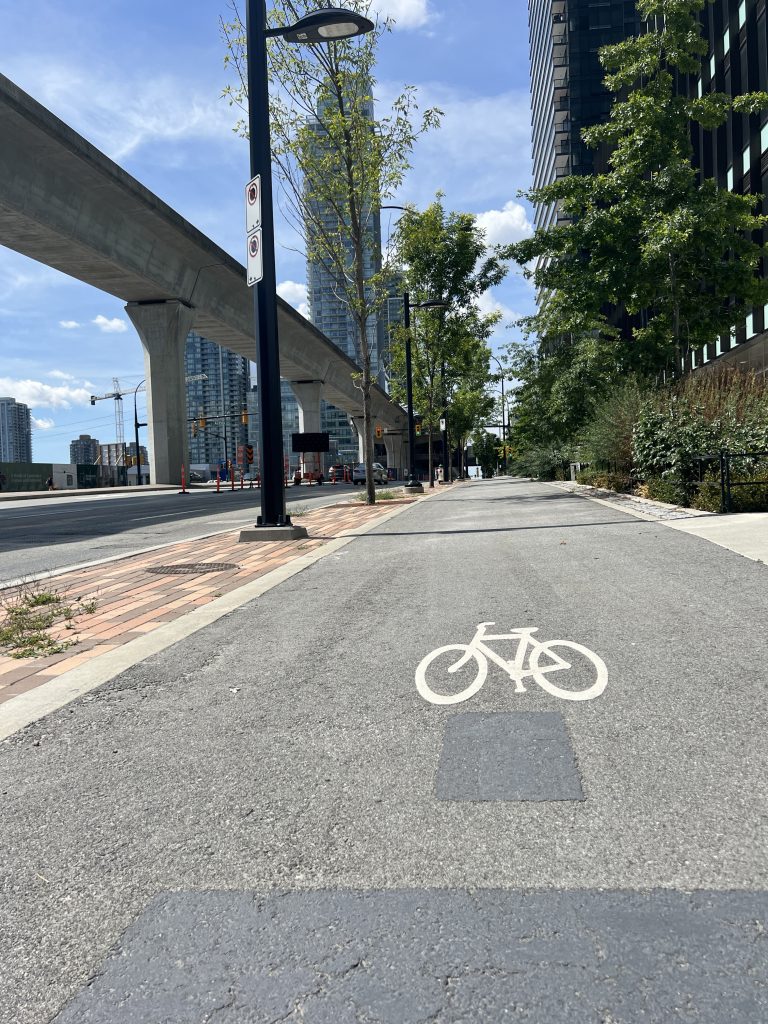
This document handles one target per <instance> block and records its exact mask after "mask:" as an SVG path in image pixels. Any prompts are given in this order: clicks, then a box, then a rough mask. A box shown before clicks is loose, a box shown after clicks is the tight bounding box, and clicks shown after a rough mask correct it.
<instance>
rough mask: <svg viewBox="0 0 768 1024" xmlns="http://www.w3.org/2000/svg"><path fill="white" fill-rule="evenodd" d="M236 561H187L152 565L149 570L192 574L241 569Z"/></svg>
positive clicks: (166, 573)
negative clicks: (179, 563)
mask: <svg viewBox="0 0 768 1024" xmlns="http://www.w3.org/2000/svg"><path fill="white" fill-rule="evenodd" d="M239 568H240V566H239V565H235V564H234V562H187V563H186V564H181V565H152V566H150V567H149V568H148V569H147V572H153V573H155V574H156V575H157V576H191V575H193V574H194V573H201V572H226V571H227V570H229V569H239Z"/></svg>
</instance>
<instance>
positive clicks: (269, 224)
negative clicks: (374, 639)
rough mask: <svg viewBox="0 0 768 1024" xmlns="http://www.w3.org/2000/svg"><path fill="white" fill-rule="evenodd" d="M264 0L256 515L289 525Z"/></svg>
mask: <svg viewBox="0 0 768 1024" xmlns="http://www.w3.org/2000/svg"><path fill="white" fill-rule="evenodd" d="M266 30H267V11H266V3H265V0H248V6H247V9H246V47H247V53H248V131H249V141H250V156H251V177H254V176H255V175H257V174H260V175H261V237H262V248H261V252H262V263H263V277H262V279H261V281H259V282H258V284H257V285H256V286H255V290H254V322H255V325H256V367H257V373H258V385H259V399H260V403H259V405H260V417H259V420H260V428H261V431H260V432H261V515H260V516H259V517H258V525H259V526H283V525H290V522H291V520H290V518H289V517H288V516H286V514H285V489H284V486H283V423H282V412H281V408H280V351H279V347H278V337H277V297H276V293H277V281H276V275H275V228H274V219H273V213H272V152H271V148H270V141H269V79H268V77H267V44H266V35H265V33H266Z"/></svg>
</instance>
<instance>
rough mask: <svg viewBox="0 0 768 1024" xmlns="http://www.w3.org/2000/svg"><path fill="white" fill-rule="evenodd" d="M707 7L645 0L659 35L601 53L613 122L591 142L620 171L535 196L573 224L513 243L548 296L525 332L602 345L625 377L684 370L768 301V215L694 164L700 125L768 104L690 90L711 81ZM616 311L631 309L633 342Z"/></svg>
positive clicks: (576, 179) (766, 98)
mask: <svg viewBox="0 0 768 1024" xmlns="http://www.w3.org/2000/svg"><path fill="white" fill-rule="evenodd" d="M707 2H708V0H637V6H638V9H639V10H640V12H641V13H642V14H643V16H644V17H645V18H646V19H647V28H648V31H647V33H646V34H644V35H641V36H637V37H633V38H629V39H626V40H624V41H623V42H620V43H617V44H615V45H612V46H605V47H603V48H602V49H601V51H600V60H601V63H602V64H603V67H605V68H606V70H607V71H608V74H607V76H606V78H605V84H606V86H607V88H608V89H610V90H611V92H613V93H614V99H613V104H612V109H611V114H610V118H609V120H608V121H607V122H606V123H604V124H600V125H596V126H594V127H592V128H589V129H586V130H584V131H583V133H582V135H583V138H584V139H585V141H586V142H587V143H588V144H589V145H590V146H592V147H594V148H597V147H598V146H606V147H608V148H610V151H611V155H610V157H609V170H608V171H607V172H606V173H604V174H594V175H585V176H571V177H568V178H563V179H560V180H559V181H556V182H554V183H553V184H551V185H547V186H545V187H543V188H540V189H535V190H533V191H531V192H529V193H527V196H528V198H529V199H530V200H531V201H532V202H534V203H537V204H543V205H549V204H553V203H556V204H557V205H558V207H559V210H560V213H561V215H562V216H564V217H565V218H566V222H565V223H563V222H562V221H561V223H559V224H556V225H553V226H551V227H548V228H542V229H539V230H538V231H537V232H536V233H535V234H534V236H533V237H532V238H529V239H525V240H524V241H522V242H519V243H517V244H516V245H515V246H513V247H512V250H513V255H514V258H515V259H516V260H517V261H518V262H519V263H520V264H522V265H524V266H526V267H527V269H526V270H525V273H526V275H527V276H528V277H532V278H533V280H534V282H535V284H536V287H537V289H538V290H539V293H540V296H541V304H540V308H539V311H538V313H537V314H535V315H534V316H532V317H528V318H525V319H524V320H523V321H521V323H522V326H523V328H524V330H525V331H526V332H527V333H528V334H529V335H530V334H536V335H538V337H539V339H540V340H541V341H542V342H543V343H544V345H545V347H547V346H548V345H549V346H550V347H553V344H556V343H557V341H558V340H559V339H562V338H564V337H569V338H570V339H571V340H572V341H573V342H574V343H575V344H581V343H582V342H583V341H584V340H585V339H600V340H602V341H604V342H608V343H610V346H611V349H612V351H613V353H614V360H615V363H616V366H617V369H618V370H620V371H628V370H630V371H631V370H639V371H640V372H641V373H645V374H652V373H655V372H658V371H659V370H662V369H667V370H670V369H671V370H672V371H673V372H674V373H678V372H679V370H680V368H681V365H682V364H683V362H684V360H685V359H686V357H687V355H688V353H689V352H690V351H691V350H693V349H697V348H700V347H701V346H703V345H706V344H708V343H711V342H712V341H713V339H714V338H715V337H717V336H718V335H721V334H727V333H728V332H729V331H730V330H731V329H732V325H733V324H735V323H736V321H737V320H738V319H740V318H743V317H744V315H745V312H746V310H747V309H748V308H749V307H751V306H754V305H762V304H763V303H764V302H765V301H766V299H768V283H767V282H766V281H764V280H761V279H760V278H759V277H758V276H757V272H758V269H759V263H760V259H761V256H762V254H763V247H762V245H761V244H760V243H759V242H757V241H756V240H755V236H754V232H757V231H759V230H760V229H761V228H762V227H763V226H764V225H766V224H768V217H765V216H763V215H760V214H756V213H754V212H753V210H754V207H755V203H756V200H755V198H754V197H752V196H749V195H746V196H743V195H737V194H735V193H733V192H730V191H728V190H727V189H723V188H720V187H719V186H718V184H717V183H716V182H715V181H713V180H711V179H705V178H701V177H700V175H699V173H698V172H697V170H696V169H695V168H694V167H693V166H692V155H693V150H692V144H691V135H690V129H691V123H694V124H699V125H701V126H703V127H704V128H705V129H707V130H713V129H715V128H717V126H718V125H720V124H722V123H723V122H724V121H725V120H726V118H727V117H728V116H729V114H730V112H731V111H733V112H734V113H735V114H743V115H745V116H746V115H749V114H755V113H757V112H758V111H759V110H760V109H762V108H763V107H765V106H766V105H768V95H767V94H765V93H751V94H747V95H743V96H739V97H736V98H733V99H732V98H731V97H729V96H726V95H725V94H723V93H715V92H712V93H706V94H704V95H703V96H687V95H685V93H684V91H682V90H681V89H680V87H679V85H680V83H681V82H685V81H686V80H688V76H695V75H698V74H700V73H701V61H702V58H703V56H704V55H705V54H706V53H707V43H706V42H705V40H704V39H703V38H702V35H701V30H700V25H699V21H698V14H699V12H700V11H701V10H702V8H703V7H704V6H705V5H706V3H707ZM531 261H538V262H537V265H536V267H535V269H531ZM607 307H610V308H612V309H614V310H617V311H618V312H619V313H620V314H621V313H626V314H627V320H628V322H627V326H626V328H625V330H624V332H623V336H622V332H620V331H619V330H618V329H617V327H616V326H615V324H611V323H610V322H609V319H608V317H607V315H606V310H607Z"/></svg>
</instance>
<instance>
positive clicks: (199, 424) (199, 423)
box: [197, 416, 205, 430]
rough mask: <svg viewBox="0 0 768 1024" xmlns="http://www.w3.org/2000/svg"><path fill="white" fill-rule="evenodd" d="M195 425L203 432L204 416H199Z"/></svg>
mask: <svg viewBox="0 0 768 1024" xmlns="http://www.w3.org/2000/svg"><path fill="white" fill-rule="evenodd" d="M197 425H198V427H199V428H200V429H201V430H205V416H201V417H200V419H199V420H198V421H197Z"/></svg>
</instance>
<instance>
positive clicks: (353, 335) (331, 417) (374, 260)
mask: <svg viewBox="0 0 768 1024" xmlns="http://www.w3.org/2000/svg"><path fill="white" fill-rule="evenodd" d="M363 110H364V113H365V116H366V117H369V118H370V119H371V121H373V119H374V108H373V101H372V100H371V101H367V102H365V103H364V104H363ZM311 126H312V128H313V129H314V131H315V133H316V136H317V145H318V146H319V147H322V145H323V129H322V126H321V124H320V122H319V121H315V122H312V125H311ZM315 216H316V217H317V219H318V220H319V221H320V222H321V223H322V225H323V227H324V228H325V229H326V230H328V231H329V232H330V233H335V232H336V231H338V226H339V221H338V216H337V214H336V212H335V211H334V210H333V209H332V208H331V207H330V206H328V207H327V208H326V207H325V206H324V205H322V204H318V205H317V206H316V209H315ZM361 216H362V218H363V221H364V222H365V223H367V224H368V235H367V239H366V243H365V248H364V253H363V276H364V278H365V279H366V280H368V279H369V278H371V277H372V276H373V275H374V274H376V273H378V272H379V271H380V270H381V219H380V214H379V211H378V210H372V209H364V210H363V211H362V213H361ZM306 230H307V233H308V234H309V235H311V233H312V231H313V230H317V228H313V226H312V224H311V223H308V224H307V225H306ZM350 249H351V247H350ZM350 259H351V253H350ZM341 294H343V292H342V290H341V289H340V288H339V286H338V283H337V280H336V276H335V274H334V272H333V270H332V268H330V267H328V266H327V265H326V264H325V263H324V262H323V261H321V260H312V259H308V260H307V302H308V305H309V319H310V320H311V321H312V323H313V324H314V325H315V326H316V327H317V328H318V329H319V330H321V331H322V332H323V334H325V335H326V337H327V338H329V339H330V341H332V342H333V344H334V345H336V346H337V347H338V348H340V349H341V350H342V352H344V353H345V354H346V355H348V356H349V357H350V359H353V360H354V361H355V362H356V363H357V364H358V365H359V364H360V352H359V350H358V344H357V325H356V323H355V320H354V318H353V316H352V314H351V313H350V310H349V307H348V305H347V303H346V302H344V301H343V299H342V298H340V295H341ZM366 336H367V340H368V348H369V351H370V354H371V375H372V377H373V378H374V380H375V381H376V382H377V383H378V384H379V385H381V386H382V387H383V386H384V385H385V374H384V366H385V351H386V346H387V343H388V338H387V330H386V318H385V317H384V316H382V315H378V316H371V317H369V318H368V323H367V326H366ZM282 404H283V437H284V440H285V446H286V454H290V442H291V438H290V434H291V430H290V429H289V425H290V424H291V423H296V426H295V427H294V428H293V429H294V430H298V405H297V403H296V399H295V398H294V397H293V393H292V392H291V391H290V388H289V386H288V385H285V386H284V387H283V393H282ZM320 423H321V429H322V430H323V431H327V433H328V434H329V435H330V444H331V451H330V452H329V453H328V455H327V457H325V459H324V463H325V467H326V468H327V466H328V465H330V464H331V463H333V462H335V461H336V460H337V458H338V457H339V456H338V451H339V449H341V450H342V451H343V452H350V451H352V450H355V451H357V448H358V438H357V432H356V431H355V429H354V427H353V426H352V425H351V424H350V421H349V414H348V413H347V412H345V411H344V410H343V409H339V408H337V407H336V406H334V405H331V404H330V403H329V402H326V401H324V400H323V401H321V403H320Z"/></svg>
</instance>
